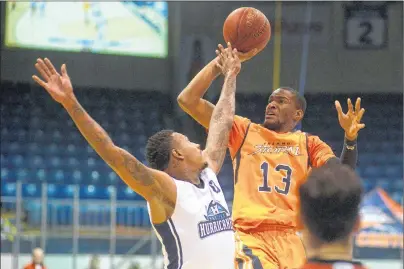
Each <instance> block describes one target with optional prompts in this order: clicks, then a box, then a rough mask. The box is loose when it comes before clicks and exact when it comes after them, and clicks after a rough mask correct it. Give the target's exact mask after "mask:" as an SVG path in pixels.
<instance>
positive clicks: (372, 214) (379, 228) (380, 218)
mask: <svg viewBox="0 0 404 269" xmlns="http://www.w3.org/2000/svg"><path fill="white" fill-rule="evenodd" d="M402 251H403V208H402V207H401V206H400V205H399V204H397V203H396V202H394V201H393V200H392V199H391V198H390V197H389V196H388V195H387V193H386V192H385V191H384V190H382V189H380V188H377V189H374V190H373V191H371V192H369V193H368V194H366V195H365V197H364V201H363V203H362V206H361V229H360V232H359V233H358V234H357V236H356V238H355V248H354V255H355V258H358V259H400V257H401V253H402Z"/></svg>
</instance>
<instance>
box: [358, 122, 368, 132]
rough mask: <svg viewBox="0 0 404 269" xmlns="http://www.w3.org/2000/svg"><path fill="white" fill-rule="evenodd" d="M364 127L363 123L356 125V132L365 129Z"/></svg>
mask: <svg viewBox="0 0 404 269" xmlns="http://www.w3.org/2000/svg"><path fill="white" fill-rule="evenodd" d="M365 126H366V125H365V124H364V123H361V124H358V130H361V129H363V128H365Z"/></svg>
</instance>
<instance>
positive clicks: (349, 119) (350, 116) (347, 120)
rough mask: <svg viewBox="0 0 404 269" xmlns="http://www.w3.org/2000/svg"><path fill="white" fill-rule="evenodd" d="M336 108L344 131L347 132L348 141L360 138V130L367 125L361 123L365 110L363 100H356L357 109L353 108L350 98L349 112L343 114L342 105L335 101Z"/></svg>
mask: <svg viewBox="0 0 404 269" xmlns="http://www.w3.org/2000/svg"><path fill="white" fill-rule="evenodd" d="M335 108H336V109H337V112H338V120H339V124H340V125H341V127H342V129H344V131H345V137H346V138H347V139H348V140H351V141H352V140H355V139H356V138H357V137H358V132H359V130H361V129H363V128H365V124H363V123H360V122H361V119H362V116H363V114H364V113H365V109H363V108H361V99H360V98H357V99H356V104H355V109H354V108H353V106H352V102H351V99H350V98H348V112H347V113H346V114H345V113H344V112H342V108H341V104H340V103H339V102H338V101H335Z"/></svg>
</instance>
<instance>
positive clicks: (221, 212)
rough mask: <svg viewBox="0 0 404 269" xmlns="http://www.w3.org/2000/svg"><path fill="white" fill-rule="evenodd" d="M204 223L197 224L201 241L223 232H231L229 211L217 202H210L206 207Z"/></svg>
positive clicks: (231, 225) (231, 224)
mask: <svg viewBox="0 0 404 269" xmlns="http://www.w3.org/2000/svg"><path fill="white" fill-rule="evenodd" d="M204 217H205V219H206V220H205V221H201V222H199V223H198V230H199V237H200V238H201V239H203V238H205V237H208V236H210V235H213V234H217V233H220V232H225V231H233V223H232V221H231V217H230V213H229V211H228V210H227V209H226V208H225V207H224V206H222V205H221V204H220V203H218V202H214V201H211V202H210V203H209V205H208V207H207V210H206V215H205V216H204Z"/></svg>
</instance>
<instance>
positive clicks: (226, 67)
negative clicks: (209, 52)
mask: <svg viewBox="0 0 404 269" xmlns="http://www.w3.org/2000/svg"><path fill="white" fill-rule="evenodd" d="M216 54H217V56H218V61H217V62H216V66H217V67H218V68H220V70H221V71H222V73H223V75H225V76H228V75H238V73H239V72H240V69H241V61H240V59H239V58H238V55H237V49H232V47H231V44H230V42H229V43H227V48H226V49H225V48H223V46H222V45H219V49H218V50H216Z"/></svg>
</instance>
